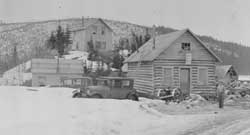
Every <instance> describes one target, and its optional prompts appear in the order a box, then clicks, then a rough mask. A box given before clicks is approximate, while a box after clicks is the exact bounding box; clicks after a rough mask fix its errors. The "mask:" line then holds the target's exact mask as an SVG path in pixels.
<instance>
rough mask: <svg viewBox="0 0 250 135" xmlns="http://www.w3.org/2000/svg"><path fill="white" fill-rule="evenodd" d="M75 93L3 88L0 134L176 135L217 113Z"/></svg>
mask: <svg viewBox="0 0 250 135" xmlns="http://www.w3.org/2000/svg"><path fill="white" fill-rule="evenodd" d="M72 91H73V89H69V88H46V87H42V88H34V87H33V88H32V87H15V86H12V87H10V86H9V87H7V86H5V87H0V106H1V112H0V128H1V130H0V134H1V135H152V134H155V135H166V134H171V135H176V134H185V133H186V132H187V131H190V130H193V129H196V127H197V126H198V125H200V124H201V123H202V122H207V120H210V119H211V117H214V115H215V114H212V115H211V114H209V115H166V114H163V113H160V112H159V111H156V110H155V106H157V105H158V104H164V105H165V103H164V102H163V101H161V100H151V99H146V98H141V99H140V101H139V102H135V101H130V100H114V99H84V98H76V99H73V98H71V96H72ZM165 106H166V105H165ZM172 107H174V106H172ZM180 111H181V110H180ZM190 123H192V124H190ZM246 132H247V131H246Z"/></svg>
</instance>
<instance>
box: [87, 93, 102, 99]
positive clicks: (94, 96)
mask: <svg viewBox="0 0 250 135" xmlns="http://www.w3.org/2000/svg"><path fill="white" fill-rule="evenodd" d="M90 97H91V98H102V96H101V95H99V94H94V95H92V96H90Z"/></svg>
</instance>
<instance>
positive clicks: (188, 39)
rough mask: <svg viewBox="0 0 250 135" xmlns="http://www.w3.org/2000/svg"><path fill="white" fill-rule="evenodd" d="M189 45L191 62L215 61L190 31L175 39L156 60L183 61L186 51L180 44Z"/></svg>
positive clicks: (212, 55)
mask: <svg viewBox="0 0 250 135" xmlns="http://www.w3.org/2000/svg"><path fill="white" fill-rule="evenodd" d="M183 43H184V44H185V43H186V44H190V51H189V52H190V53H191V54H192V56H191V57H192V60H209V61H217V58H216V57H215V56H214V54H212V53H211V51H210V50H208V48H207V47H206V46H205V45H204V44H203V43H201V42H200V41H199V40H198V39H197V38H196V37H195V36H194V35H193V34H192V33H191V32H190V31H186V32H185V33H183V34H182V35H181V36H180V37H179V38H177V39H176V40H175V41H174V42H173V43H172V44H171V45H170V46H169V47H168V48H167V49H165V51H163V52H162V53H161V54H160V55H159V56H158V57H157V59H174V60H185V59H186V53H185V52H186V51H185V50H184V49H183V48H182V44H183Z"/></svg>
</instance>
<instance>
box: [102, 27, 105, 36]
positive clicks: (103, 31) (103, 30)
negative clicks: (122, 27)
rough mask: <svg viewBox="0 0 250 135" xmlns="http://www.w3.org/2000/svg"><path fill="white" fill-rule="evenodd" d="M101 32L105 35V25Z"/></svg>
mask: <svg viewBox="0 0 250 135" xmlns="http://www.w3.org/2000/svg"><path fill="white" fill-rule="evenodd" d="M101 34H102V35H105V27H102V31H101Z"/></svg>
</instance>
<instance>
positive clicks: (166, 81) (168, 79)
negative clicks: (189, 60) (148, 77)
mask: <svg viewBox="0 0 250 135" xmlns="http://www.w3.org/2000/svg"><path fill="white" fill-rule="evenodd" d="M162 85H163V86H171V85H172V68H164V69H163V82H162Z"/></svg>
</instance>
